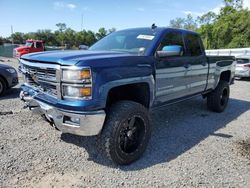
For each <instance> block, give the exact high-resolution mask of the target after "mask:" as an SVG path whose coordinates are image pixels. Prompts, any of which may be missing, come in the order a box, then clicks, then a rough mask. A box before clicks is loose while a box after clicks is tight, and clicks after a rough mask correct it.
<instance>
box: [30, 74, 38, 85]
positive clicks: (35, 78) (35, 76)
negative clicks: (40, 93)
mask: <svg viewBox="0 0 250 188" xmlns="http://www.w3.org/2000/svg"><path fill="white" fill-rule="evenodd" d="M30 76H31V78H32V79H33V81H34V82H36V83H37V82H38V77H37V75H36V74H34V73H32V74H30Z"/></svg>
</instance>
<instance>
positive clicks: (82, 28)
mask: <svg viewBox="0 0 250 188" xmlns="http://www.w3.org/2000/svg"><path fill="white" fill-rule="evenodd" d="M82 27H83V14H82V17H81V31H82V29H83V28H82Z"/></svg>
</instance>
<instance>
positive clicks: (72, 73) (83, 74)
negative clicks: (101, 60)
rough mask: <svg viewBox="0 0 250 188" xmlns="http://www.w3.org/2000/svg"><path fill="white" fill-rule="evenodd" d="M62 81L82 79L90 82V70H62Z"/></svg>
mask: <svg viewBox="0 0 250 188" xmlns="http://www.w3.org/2000/svg"><path fill="white" fill-rule="evenodd" d="M62 79H63V81H69V82H71V81H76V82H77V81H84V82H90V81H91V80H90V79H91V71H90V70H89V69H82V70H70V69H67V70H63V72H62Z"/></svg>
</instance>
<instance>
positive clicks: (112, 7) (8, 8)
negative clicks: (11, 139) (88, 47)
mask: <svg viewBox="0 0 250 188" xmlns="http://www.w3.org/2000/svg"><path fill="white" fill-rule="evenodd" d="M221 6H222V0H209V1H208V0H133V1H132V0H104V1H100V0H99V1H97V0H41V1H36V0H0V36H2V37H8V36H10V35H11V26H13V30H14V32H24V33H26V32H35V31H37V30H38V29H51V30H52V31H54V30H56V29H57V27H56V24H57V23H60V22H61V23H66V25H67V27H70V28H72V29H74V30H76V31H80V30H81V29H86V30H92V31H94V32H96V31H98V29H99V28H100V27H104V28H106V29H110V28H116V29H117V30H121V29H125V28H133V27H145V26H151V25H152V24H153V23H156V25H157V26H168V25H169V21H170V20H171V19H174V18H176V17H185V16H186V14H188V13H191V14H192V15H193V16H199V15H202V14H203V13H206V12H208V11H211V10H212V11H215V12H218V11H219V9H220V7H221ZM244 6H245V7H250V0H244ZM82 18H83V19H82Z"/></svg>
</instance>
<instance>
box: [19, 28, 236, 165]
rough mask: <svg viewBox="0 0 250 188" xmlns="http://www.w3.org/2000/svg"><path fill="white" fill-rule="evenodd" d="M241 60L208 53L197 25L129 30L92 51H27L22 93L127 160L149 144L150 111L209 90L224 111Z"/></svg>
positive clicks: (61, 123) (50, 116)
mask: <svg viewBox="0 0 250 188" xmlns="http://www.w3.org/2000/svg"><path fill="white" fill-rule="evenodd" d="M235 64H236V63H235V58H234V57H231V56H224V57H217V56H211V57H208V56H206V54H205V51H204V47H203V44H202V41H201V39H200V37H199V35H198V34H197V33H195V32H191V31H187V30H180V29H172V28H160V27H152V28H151V27H148V28H136V29H127V30H122V31H118V32H114V33H112V34H110V35H108V36H106V37H105V38H103V39H101V40H100V41H98V42H97V43H95V44H94V45H93V46H91V47H90V48H89V49H88V50H86V51H52V52H42V53H33V54H28V55H24V56H22V57H21V59H20V70H21V72H22V73H23V76H24V80H25V83H24V84H23V85H22V91H21V93H20V98H21V99H22V100H23V101H25V103H26V105H27V106H28V107H29V108H30V109H31V110H33V111H34V112H36V113H39V114H42V115H44V116H45V117H46V119H47V120H48V121H50V122H51V123H53V124H54V126H55V127H56V128H57V129H59V130H61V131H62V132H63V133H71V134H76V135H81V136H96V137H97V138H98V139H97V140H98V146H101V147H98V148H101V149H100V151H101V152H103V153H104V155H105V156H107V157H108V158H110V159H111V160H113V161H114V162H115V163H117V164H120V165H125V164H130V163H132V162H133V161H135V160H137V159H139V158H140V157H141V155H142V154H143V152H144V151H145V149H146V146H147V143H148V141H149V138H150V133H151V125H150V124H151V123H150V117H149V111H150V110H152V109H157V108H158V107H160V106H163V105H169V104H173V103H176V102H179V101H183V100H185V99H189V98H191V97H193V96H197V95H202V96H203V97H204V98H207V105H208V108H209V109H210V110H212V111H215V112H223V111H224V109H225V108H226V106H227V103H228V100H229V91H230V90H229V85H230V83H231V82H232V81H233V78H234V73H235ZM166 115H167V114H166Z"/></svg>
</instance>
